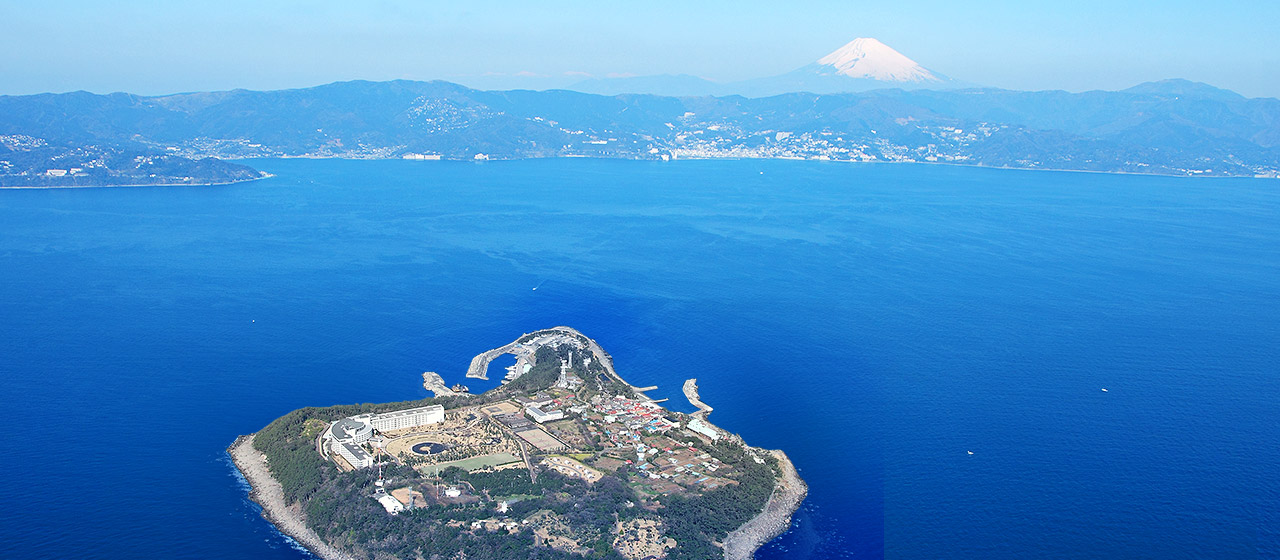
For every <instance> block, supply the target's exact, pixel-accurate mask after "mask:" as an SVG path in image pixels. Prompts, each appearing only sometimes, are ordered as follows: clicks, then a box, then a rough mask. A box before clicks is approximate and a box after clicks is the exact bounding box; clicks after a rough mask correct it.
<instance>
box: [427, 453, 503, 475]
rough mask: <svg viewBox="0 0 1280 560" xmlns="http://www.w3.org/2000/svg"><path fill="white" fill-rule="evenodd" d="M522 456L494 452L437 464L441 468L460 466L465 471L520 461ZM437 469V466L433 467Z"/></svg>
mask: <svg viewBox="0 0 1280 560" xmlns="http://www.w3.org/2000/svg"><path fill="white" fill-rule="evenodd" d="M518 462H520V458H519V457H516V456H515V455H512V454H510V453H494V454H492V455H481V456H479V457H471V458H469V459H460V460H458V461H449V462H447V463H440V464H439V465H437V466H438V467H439V468H440V469H447V468H449V467H458V468H460V469H462V470H465V471H474V470H477V469H484V468H488V467H496V466H498V465H506V464H510V463H518ZM431 468H432V469H435V468H436V466H433V467H431Z"/></svg>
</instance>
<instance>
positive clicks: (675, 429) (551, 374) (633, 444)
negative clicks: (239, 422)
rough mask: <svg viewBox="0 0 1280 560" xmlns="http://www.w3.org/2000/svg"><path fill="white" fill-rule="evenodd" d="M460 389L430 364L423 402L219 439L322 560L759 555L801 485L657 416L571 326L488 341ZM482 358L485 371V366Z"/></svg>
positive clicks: (774, 460) (785, 464)
mask: <svg viewBox="0 0 1280 560" xmlns="http://www.w3.org/2000/svg"><path fill="white" fill-rule="evenodd" d="M502 354H513V355H515V356H516V358H517V359H516V365H514V366H512V367H510V368H508V370H507V374H506V376H505V377H504V379H503V380H502V384H501V385H499V386H498V387H496V388H494V389H491V390H488V391H485V392H482V393H475V394H473V393H469V392H465V391H461V390H457V389H459V387H458V386H455V387H454V388H449V387H447V386H446V385H445V383H444V380H443V379H442V378H441V377H440V376H439V375H438V374H436V373H434V372H426V373H424V374H423V385H424V387H426V388H427V389H428V390H430V391H431V392H432V394H433V395H434V396H433V397H431V398H427V399H421V400H416V401H407V402H397V403H385V404H360V405H340V406H329V407H308V408H302V409H299V410H295V411H293V412H290V413H288V414H286V415H284V416H282V417H280V418H278V419H276V420H275V421H273V422H271V423H270V424H269V425H267V426H266V427H264V428H263V429H262V430H260V431H258V432H257V433H254V434H250V435H245V436H240V437H238V438H237V439H236V440H235V442H234V443H233V444H232V445H231V447H230V448H229V449H228V453H229V454H230V456H231V458H232V460H233V462H234V463H235V466H236V468H237V469H238V470H239V471H240V473H241V474H242V475H243V476H244V478H245V480H246V481H248V483H249V484H250V486H251V487H252V490H251V491H250V498H251V499H252V500H253V501H255V502H256V503H258V504H259V505H261V506H262V514H263V516H264V517H266V518H267V519H268V520H269V521H270V522H271V523H273V524H274V525H275V526H276V528H277V529H279V530H280V531H281V532H282V533H284V534H286V535H288V536H289V537H291V538H292V539H294V540H295V541H296V542H298V543H299V544H301V545H303V546H305V547H306V548H307V549H308V550H310V551H311V552H313V553H315V554H316V555H318V556H320V557H321V558H325V559H326V560H362V559H368V560H373V559H393V558H396V559H413V560H417V559H426V560H430V559H442V560H443V559H446V558H469V559H486V558H491V559H514V558H538V559H576V558H609V559H615V560H642V559H656V558H667V559H672V560H681V559H698V560H706V559H709V558H726V559H730V560H745V559H748V558H751V557H753V555H754V554H755V551H756V550H757V549H758V548H759V547H760V546H762V545H763V544H764V543H766V542H768V541H770V540H772V539H773V538H775V537H777V536H778V535H780V534H782V533H783V532H785V531H786V530H787V528H788V527H789V526H790V523H791V516H792V515H793V514H794V513H795V511H796V509H797V508H798V507H799V506H800V503H801V502H802V501H803V500H804V498H805V496H806V494H807V492H808V488H807V486H806V485H805V483H804V481H803V480H802V479H801V478H800V476H799V475H798V473H797V472H796V469H795V467H794V466H793V465H792V464H791V461H790V460H789V459H788V458H787V455H786V454H785V453H784V452H782V451H780V450H765V449H760V448H755V447H751V446H749V445H747V444H746V443H745V442H744V441H743V440H742V438H741V437H740V436H738V435H736V434H732V433H729V432H726V431H725V430H723V429H721V428H719V427H717V426H715V425H713V424H711V423H710V422H708V421H707V419H706V418H707V415H708V414H710V412H711V407H710V406H707V405H705V404H703V403H702V401H701V400H700V397H699V396H698V392H697V384H696V381H695V380H692V379H691V380H689V381H688V382H686V384H685V386H684V391H685V394H686V396H688V398H689V400H690V402H691V403H692V404H694V405H695V407H697V408H698V412H696V413H694V414H684V413H680V412H675V411H671V410H667V409H666V408H664V407H662V406H661V405H660V404H658V402H657V401H654V400H653V399H650V398H648V397H646V396H645V395H644V391H645V390H651V389H652V388H645V389H637V388H636V387H633V386H632V385H630V384H628V383H627V382H626V381H624V380H623V379H622V377H620V376H619V375H618V374H617V372H616V371H615V370H614V366H613V360H612V358H611V357H610V356H609V355H608V354H607V353H606V352H605V351H604V349H602V348H601V347H600V345H599V344H597V343H596V341H594V340H592V339H590V338H588V337H586V336H585V335H583V334H582V333H580V332H578V331H577V330H574V329H572V328H569V327H554V328H551V329H545V330H540V331H536V332H533V333H528V334H525V335H522V336H521V337H519V338H518V339H516V340H515V341H513V342H512V343H510V344H507V345H504V346H501V347H499V348H495V349H493V350H489V351H486V352H482V353H481V354H479V355H478V356H476V358H475V359H474V360H473V361H472V365H471V368H470V369H469V371H468V377H475V378H485V377H486V375H487V366H488V364H489V362H490V361H492V360H493V359H494V358H495V357H497V356H499V355H502ZM481 365H483V367H481Z"/></svg>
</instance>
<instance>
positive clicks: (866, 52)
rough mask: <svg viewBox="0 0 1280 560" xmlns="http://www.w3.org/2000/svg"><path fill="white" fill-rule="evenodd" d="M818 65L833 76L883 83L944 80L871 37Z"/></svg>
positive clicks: (850, 43) (854, 43)
mask: <svg viewBox="0 0 1280 560" xmlns="http://www.w3.org/2000/svg"><path fill="white" fill-rule="evenodd" d="M817 63H818V64H819V65H822V66H830V67H832V68H833V69H834V70H835V73H837V74H840V75H842V76H848V77H850V78H864V79H871V80H880V81H885V82H941V81H943V80H942V79H941V78H939V77H938V76H936V75H934V73H933V72H930V71H929V70H927V69H925V68H924V67H923V66H920V65H919V64H916V61H914V60H911V59H910V58H907V57H905V56H903V55H902V53H900V52H898V51H895V50H893V49H892V48H890V47H889V46H888V45H886V44H884V43H881V42H880V41H877V40H875V39H872V38H870V37H859V38H857V39H854V40H852V41H850V42H849V44H847V45H845V46H843V47H840V48H839V49H836V50H835V51H834V52H832V53H831V54H829V55H827V56H824V57H822V58H819V59H818V62H817Z"/></svg>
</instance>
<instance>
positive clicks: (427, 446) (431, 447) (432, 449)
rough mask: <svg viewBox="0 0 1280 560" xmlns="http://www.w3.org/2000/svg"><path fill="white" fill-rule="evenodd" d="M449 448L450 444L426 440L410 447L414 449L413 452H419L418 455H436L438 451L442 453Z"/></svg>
mask: <svg viewBox="0 0 1280 560" xmlns="http://www.w3.org/2000/svg"><path fill="white" fill-rule="evenodd" d="M448 448H449V446H448V445H445V444H443V443H436V442H434V441H424V442H422V443H419V444H417V445H415V446H413V447H411V448H410V449H411V450H413V452H414V453H417V454H418V455H435V454H436V453H440V452H441V451H444V450H446V449H448Z"/></svg>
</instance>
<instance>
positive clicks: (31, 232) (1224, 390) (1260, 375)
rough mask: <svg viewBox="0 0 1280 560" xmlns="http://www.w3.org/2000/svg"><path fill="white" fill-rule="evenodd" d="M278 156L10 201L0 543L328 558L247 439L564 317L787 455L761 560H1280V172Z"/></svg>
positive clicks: (2, 303)
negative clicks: (691, 388) (273, 510)
mask: <svg viewBox="0 0 1280 560" xmlns="http://www.w3.org/2000/svg"><path fill="white" fill-rule="evenodd" d="M253 164H254V165H255V166H257V167H259V168H260V169H263V170H266V171H269V172H270V173H272V174H274V177H271V178H268V179H265V180H261V181H257V182H251V183H242V184H236V185H228V186H217V187H193V188H187V187H167V188H165V187H159V188H108V189H79V190H21V191H0V380H3V392H2V393H0V395H2V396H0V399H2V400H0V405H2V410H3V412H4V420H3V425H2V426H0V430H3V434H4V435H3V445H2V446H0V496H2V498H0V499H2V500H3V501H2V502H0V505H2V506H3V507H0V558H6V559H11V558H12V559H26V558H49V559H55V558H56V559H63V558H84V559H96V558H102V559H127V558H164V559H174V558H201V559H204V558H254V559H282V560H295V559H301V558H308V557H309V555H308V554H307V553H305V552H304V551H300V550H298V549H297V548H296V547H295V546H292V545H291V543H290V542H289V541H288V540H287V539H286V538H284V537H282V536H281V535H280V534H279V533H277V532H275V531H274V530H273V529H272V528H271V526H270V525H269V524H268V523H266V522H265V521H264V520H262V519H261V518H260V517H259V514H258V509H257V507H256V506H255V505H254V504H252V503H251V502H249V501H248V500H247V497H246V492H247V488H246V486H245V484H244V482H243V480H241V479H240V478H239V477H238V476H237V475H236V473H235V471H234V470H233V469H232V467H231V465H230V463H229V460H228V458H227V456H226V454H225V451H224V449H225V448H226V447H227V445H229V444H230V443H231V442H232V440H233V439H234V438H235V437H236V436H237V435H239V434H245V433H249V432H253V431H256V430H258V429H259V428H261V427H262V426H264V425H265V424H267V423H268V422H270V421H271V420H272V419H274V418H276V417H277V416H280V415H282V414H284V413H286V412H288V411H290V410H292V409H295V408H298V407H302V406H309V405H318V406H323V405H330V404H337V403H353V402H383V401H394V400H404V399H413V398H419V397H423V396H426V392H425V391H424V390H423V389H422V387H421V373H422V372H423V371H437V372H440V373H441V374H442V375H443V376H444V377H445V379H446V380H447V381H449V382H450V383H453V382H456V381H461V380H462V375H463V374H464V372H465V371H466V367H467V365H468V363H469V360H470V358H471V356H472V355H474V354H476V353H478V352H480V351H482V350H486V349H488V348H491V347H495V346H498V345H501V344H504V343H506V342H508V341H510V340H512V339H514V338H515V337H517V336H519V335H520V334H522V333H525V332H529V331H532V330H534V329H538V328H544V327H550V326H554V325H569V326H573V327H576V328H578V329H580V330H582V331H583V332H584V333H586V334H587V335H589V336H591V337H594V338H596V339H597V340H599V341H600V342H601V344H603V345H604V347H605V348H606V349H607V350H609V351H610V352H611V353H612V354H613V356H614V358H615V361H616V365H617V368H618V371H619V372H620V373H621V374H622V375H623V376H624V377H625V378H627V379H628V380H629V381H630V382H632V383H633V384H635V385H639V386H644V385H658V386H659V389H658V390H657V391H654V392H653V393H651V395H652V396H655V397H658V398H663V397H670V398H671V399H672V400H671V401H670V403H668V404H669V405H670V406H671V407H673V408H676V409H679V410H691V407H690V406H689V405H688V403H687V402H685V401H684V400H683V398H681V393H680V385H681V382H682V381H683V380H684V379H687V378H690V377H696V378H698V383H699V385H700V386H701V389H702V395H703V398H704V399H705V400H706V401H707V402H708V403H709V404H711V405H712V406H714V407H715V413H714V414H713V415H712V416H711V419H712V420H713V421H714V422H715V423H717V424H718V425H720V426H723V427H725V428H727V429H729V430H732V431H735V432H739V433H741V434H742V435H743V437H745V439H746V440H747V441H748V442H749V443H751V444H754V445H758V446H763V447H770V448H781V449H784V450H786V451H787V453H788V454H789V455H790V456H791V457H792V459H793V460H794V462H795V463H796V464H797V465H798V467H799V468H800V472H801V475H802V476H803V477H804V478H805V479H806V480H807V481H808V482H809V485H810V490H811V493H810V495H809V498H808V500H807V501H806V502H805V504H804V506H803V509H802V510H801V511H800V512H799V514H798V515H797V516H796V519H795V523H794V524H793V527H792V530H791V531H790V532H789V533H787V534H786V535H784V536H783V537H780V538H779V539H778V540H776V541H775V542H773V543H771V544H769V545H768V546H766V547H765V548H764V549H762V550H761V552H760V553H759V558H762V559H769V560H772V559H784V558H785V559H793V558H794V559H802V560H803V559H824V558H881V557H887V558H912V559H915V558H920V559H934V558H975V559H1014V558H1018V559H1022V558H1153V559H1155V558H1159V559H1183V558H1185V559H1192V558H1196V559H1198V558H1253V557H1271V558H1275V557H1277V556H1278V555H1280V482H1278V481H1277V473H1280V441H1277V437H1278V436H1280V181H1275V180H1261V179H1257V180H1255V179H1180V178H1165V177H1144V176H1119V175H1098V174H1080V173H1055V172H1027V171H1010V170H993V169H977V168H962V167H944V166H927V165H857V164H842V163H822V162H798V161H678V162H668V163H657V162H634V161H608V160H566V159H559V160H540V161H514V162H485V163H470V162H465V163H464V162H402V161H334V160H265V161H255V162H253ZM535 287H536V288H537V289H536V290H535V289H534V288H535ZM1103 389H1106V391H1103Z"/></svg>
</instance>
